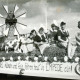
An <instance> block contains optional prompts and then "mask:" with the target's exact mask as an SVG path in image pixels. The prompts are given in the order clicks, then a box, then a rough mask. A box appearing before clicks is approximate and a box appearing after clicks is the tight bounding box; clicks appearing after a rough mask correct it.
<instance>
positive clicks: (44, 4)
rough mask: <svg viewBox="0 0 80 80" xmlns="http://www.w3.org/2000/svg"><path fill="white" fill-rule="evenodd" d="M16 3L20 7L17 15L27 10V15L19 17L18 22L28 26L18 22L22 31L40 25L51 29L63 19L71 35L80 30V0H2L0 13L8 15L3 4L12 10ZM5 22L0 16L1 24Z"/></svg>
mask: <svg viewBox="0 0 80 80" xmlns="http://www.w3.org/2000/svg"><path fill="white" fill-rule="evenodd" d="M15 4H16V5H17V6H18V7H19V10H18V11H16V12H15V16H18V15H20V14H22V13H23V12H26V17H25V18H18V22H21V23H23V24H25V25H27V27H24V26H22V25H20V24H16V26H17V28H18V30H19V32H20V33H28V32H30V30H31V29H36V30H38V29H39V28H40V27H44V28H45V30H46V28H48V29H50V27H51V24H52V23H54V22H55V23H56V25H58V26H59V25H60V22H61V21H64V22H66V24H67V25H66V26H67V27H66V28H67V29H69V31H70V36H71V37H74V35H76V33H77V32H78V31H79V29H78V28H77V23H78V21H79V20H80V0H0V14H2V15H3V16H4V17H6V12H5V11H4V9H3V7H2V5H8V7H9V11H10V10H13V8H14V5H15ZM4 23H5V20H4V19H2V18H0V24H4ZM73 33H74V35H73Z"/></svg>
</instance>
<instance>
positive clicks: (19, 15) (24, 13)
mask: <svg viewBox="0 0 80 80" xmlns="http://www.w3.org/2000/svg"><path fill="white" fill-rule="evenodd" d="M24 14H26V12H24V13H22V14H21V15H19V16H17V17H16V18H19V17H21V16H23V15H24Z"/></svg>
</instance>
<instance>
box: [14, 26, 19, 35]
mask: <svg viewBox="0 0 80 80" xmlns="http://www.w3.org/2000/svg"><path fill="white" fill-rule="evenodd" d="M15 29H16V31H17V32H18V34H19V35H20V33H19V31H18V29H17V27H16V26H15Z"/></svg>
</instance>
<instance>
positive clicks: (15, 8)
mask: <svg viewBox="0 0 80 80" xmlns="http://www.w3.org/2000/svg"><path fill="white" fill-rule="evenodd" d="M18 9H19V7H18V6H17V5H15V6H14V10H13V12H14V13H15V12H16V11H17V10H18Z"/></svg>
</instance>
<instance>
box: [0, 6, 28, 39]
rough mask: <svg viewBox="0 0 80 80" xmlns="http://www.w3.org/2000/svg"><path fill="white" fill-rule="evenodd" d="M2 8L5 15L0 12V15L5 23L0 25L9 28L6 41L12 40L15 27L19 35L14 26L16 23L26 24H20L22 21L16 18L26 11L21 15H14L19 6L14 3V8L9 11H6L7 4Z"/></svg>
mask: <svg viewBox="0 0 80 80" xmlns="http://www.w3.org/2000/svg"><path fill="white" fill-rule="evenodd" d="M2 6H3V5H2ZM3 8H4V10H5V11H6V14H7V17H6V18H5V17H3V16H2V15H1V14H0V17H1V18H4V19H5V24H3V25H1V26H0V27H2V26H4V25H6V28H8V29H9V30H8V35H7V37H6V40H7V41H12V40H13V39H15V36H14V31H15V29H16V31H17V32H18V34H19V35H20V33H19V31H18V29H17V27H16V24H21V25H23V26H27V25H24V24H22V23H20V22H18V21H17V18H19V17H21V16H24V15H26V12H24V13H22V14H21V15H19V16H17V17H15V12H16V11H17V10H18V9H19V7H18V6H17V5H15V6H14V10H13V11H10V12H8V6H3Z"/></svg>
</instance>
